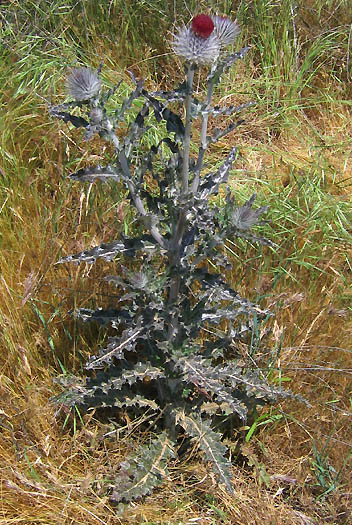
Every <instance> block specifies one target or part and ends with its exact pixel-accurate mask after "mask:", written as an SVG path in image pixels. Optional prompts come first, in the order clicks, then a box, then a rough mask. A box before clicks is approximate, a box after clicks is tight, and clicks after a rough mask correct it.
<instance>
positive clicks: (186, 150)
mask: <svg viewBox="0 0 352 525" xmlns="http://www.w3.org/2000/svg"><path fill="white" fill-rule="evenodd" d="M193 78H194V67H193V66H191V65H188V66H187V78H186V82H187V91H188V93H187V96H186V99H185V107H186V125H185V138H184V143H183V161H182V176H181V177H182V178H181V180H182V187H181V190H182V194H184V195H186V194H187V193H188V181H189V154H190V147H191V127H192V116H191V110H192V98H193V89H192V86H193Z"/></svg>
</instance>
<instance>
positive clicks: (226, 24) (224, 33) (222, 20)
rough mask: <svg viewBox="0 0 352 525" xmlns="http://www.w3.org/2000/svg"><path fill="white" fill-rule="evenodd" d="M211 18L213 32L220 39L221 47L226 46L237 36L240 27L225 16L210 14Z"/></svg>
mask: <svg viewBox="0 0 352 525" xmlns="http://www.w3.org/2000/svg"><path fill="white" fill-rule="evenodd" d="M211 19H212V21H213V23H214V26H215V32H216V34H217V36H218V38H219V40H220V44H221V47H227V46H229V45H230V44H233V43H234V41H235V38H236V36H238V34H239V33H240V31H241V29H240V27H239V26H238V25H237V24H236V23H235V22H232V20H230V19H229V18H227V17H226V16H212V17H211Z"/></svg>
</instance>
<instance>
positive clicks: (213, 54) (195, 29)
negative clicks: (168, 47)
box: [172, 15, 221, 66]
mask: <svg viewBox="0 0 352 525" xmlns="http://www.w3.org/2000/svg"><path fill="white" fill-rule="evenodd" d="M214 27H215V26H214V22H213V21H212V19H211V17H210V16H208V15H198V16H196V17H194V18H193V20H192V24H191V26H190V27H183V28H181V29H180V30H179V31H178V33H177V34H176V35H174V40H173V43H172V48H173V50H174V52H175V54H176V55H178V56H179V57H181V58H183V59H184V60H185V61H186V62H189V63H191V64H195V65H197V66H203V65H207V64H212V63H213V62H215V61H216V60H217V58H218V56H219V53H220V48H221V42H220V39H219V37H218V36H217V34H216V32H215V31H214Z"/></svg>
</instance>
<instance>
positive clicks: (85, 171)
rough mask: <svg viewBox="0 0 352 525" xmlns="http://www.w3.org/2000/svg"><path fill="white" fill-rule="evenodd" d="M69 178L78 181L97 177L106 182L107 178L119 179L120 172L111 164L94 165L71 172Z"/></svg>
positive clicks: (91, 179)
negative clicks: (104, 165)
mask: <svg viewBox="0 0 352 525" xmlns="http://www.w3.org/2000/svg"><path fill="white" fill-rule="evenodd" d="M69 178H70V179H72V180H78V181H80V182H93V181H94V180H96V179H98V180H101V181H102V182H107V181H108V180H113V181H119V180H121V174H120V173H119V171H118V170H117V169H116V168H113V167H112V166H106V167H105V168H104V167H102V166H96V167H91V168H82V169H80V170H79V171H76V172H75V173H71V174H70V175H69Z"/></svg>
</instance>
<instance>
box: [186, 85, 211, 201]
mask: <svg viewBox="0 0 352 525" xmlns="http://www.w3.org/2000/svg"><path fill="white" fill-rule="evenodd" d="M213 90H214V80H209V83H208V91H207V98H206V103H205V111H206V112H205V114H204V115H203V121H202V129H201V132H200V147H199V153H198V160H197V164H196V169H195V173H194V179H193V182H192V186H191V192H192V193H196V192H197V191H198V187H199V180H200V170H201V167H202V164H203V157H204V153H205V150H206V149H207V147H208V145H207V130H208V120H209V113H208V110H209V106H210V102H211V97H212V95H213Z"/></svg>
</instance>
